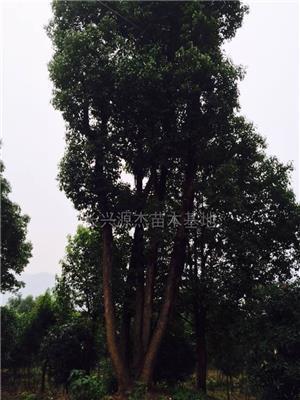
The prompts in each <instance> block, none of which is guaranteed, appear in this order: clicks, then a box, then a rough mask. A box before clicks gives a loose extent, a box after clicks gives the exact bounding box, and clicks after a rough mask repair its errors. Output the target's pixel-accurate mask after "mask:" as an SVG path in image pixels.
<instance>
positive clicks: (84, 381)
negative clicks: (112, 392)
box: [69, 370, 107, 400]
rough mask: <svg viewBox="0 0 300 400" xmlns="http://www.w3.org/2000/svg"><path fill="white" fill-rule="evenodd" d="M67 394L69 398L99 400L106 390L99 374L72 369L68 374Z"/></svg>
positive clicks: (105, 393) (73, 399) (74, 399)
mask: <svg viewBox="0 0 300 400" xmlns="http://www.w3.org/2000/svg"><path fill="white" fill-rule="evenodd" d="M69 395H70V399H71V400H101V399H102V398H103V397H104V396H105V395H107V392H106V387H105V383H104V382H103V381H102V380H101V379H100V378H99V376H97V375H95V374H92V375H86V374H85V372H84V371H78V370H74V371H72V373H71V376H70V386H69Z"/></svg>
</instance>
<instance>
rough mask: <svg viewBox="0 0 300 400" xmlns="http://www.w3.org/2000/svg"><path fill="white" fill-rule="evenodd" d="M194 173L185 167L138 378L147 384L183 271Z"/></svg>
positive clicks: (148, 383)
mask: <svg viewBox="0 0 300 400" xmlns="http://www.w3.org/2000/svg"><path fill="white" fill-rule="evenodd" d="M194 175H195V169H194V168H192V167H191V166H190V167H189V168H187V171H186V178H185V182H184V188H183V203H182V209H181V224H180V226H179V227H178V229H177V232H176V235H175V239H174V246H173V251H172V255H171V260H170V267H169V274H168V278H167V284H166V290H165V296H164V302H163V305H162V307H161V311H160V315H159V318H158V321H157V324H156V327H155V330H154V332H153V335H152V338H151V341H150V344H149V347H148V351H147V353H146V355H145V358H144V363H143V368H142V371H141V375H140V379H141V380H142V381H143V382H145V383H146V384H147V385H148V386H149V385H151V382H152V377H153V371H154V366H155V361H156V358H157V353H158V350H159V347H160V344H161V341H162V339H163V336H164V335H165V332H166V329H167V324H168V321H169V316H170V313H171V311H172V308H173V306H174V302H175V298H176V294H177V291H178V288H179V283H180V278H181V275H182V272H183V267H184V261H185V252H186V244H187V234H186V229H185V227H184V218H185V216H186V213H187V212H188V211H190V210H191V209H192V205H193V199H194Z"/></svg>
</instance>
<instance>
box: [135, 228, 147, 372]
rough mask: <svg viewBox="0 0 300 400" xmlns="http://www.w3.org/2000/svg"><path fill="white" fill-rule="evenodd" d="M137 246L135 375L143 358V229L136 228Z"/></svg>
mask: <svg viewBox="0 0 300 400" xmlns="http://www.w3.org/2000/svg"><path fill="white" fill-rule="evenodd" d="M135 239H136V246H135V249H134V250H135V251H134V266H135V272H136V274H135V275H136V282H135V288H136V292H135V315H134V330H133V343H134V352H133V370H134V372H135V375H137V374H138V372H139V369H140V364H141V360H142V356H143V345H142V324H143V306H144V260H143V250H144V235H143V227H142V226H137V227H136V228H135Z"/></svg>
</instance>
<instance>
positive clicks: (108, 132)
mask: <svg viewBox="0 0 300 400" xmlns="http://www.w3.org/2000/svg"><path fill="white" fill-rule="evenodd" d="M53 11H54V18H53V21H52V22H51V24H50V26H49V35H50V37H51V38H52V41H53V44H54V47H55V54H54V57H53V60H52V62H51V64H50V75H51V78H52V80H53V82H54V85H55V93H54V104H55V106H56V107H57V108H58V109H60V110H61V111H62V113H63V116H64V118H65V120H66V122H67V127H68V132H67V136H66V141H67V148H66V153H65V156H64V158H63V160H62V163H61V168H60V183H61V188H62V189H63V190H64V191H65V192H66V194H67V196H68V197H69V198H70V199H71V200H72V201H73V203H74V205H75V207H76V208H77V209H78V210H79V211H80V212H81V215H82V217H84V218H86V219H87V220H88V221H89V222H90V223H91V224H92V225H94V226H98V227H99V226H100V225H101V214H105V215H106V216H111V215H112V213H118V212H119V213H124V212H125V211H127V210H130V211H132V212H134V213H135V214H136V216H139V215H140V214H141V213H147V212H151V213H153V212H159V211H160V212H164V211H166V210H168V211H170V210H171V211H173V212H176V213H177V214H178V216H179V217H178V218H179V221H180V224H179V226H177V227H176V229H175V232H174V233H173V232H171V233H170V234H169V236H170V238H171V241H170V242H169V245H168V252H167V257H168V268H167V271H165V273H164V274H165V276H166V275H167V276H166V280H165V285H164V287H161V283H160V288H161V293H163V295H162V296H161V297H160V298H159V299H156V300H158V301H157V303H159V305H160V307H159V312H158V313H157V314H156V319H154V315H153V301H154V293H155V291H156V289H157V283H158V282H157V279H156V268H155V265H156V264H157V261H158V258H159V255H158V254H159V250H163V241H162V239H161V237H159V235H156V234H155V231H152V230H151V229H149V227H147V226H146V227H145V226H144V225H143V224H142V223H131V224H129V226H127V227H126V229H125V231H129V230H130V229H131V228H134V234H133V240H132V248H131V256H130V261H129V265H128V274H127V278H126V286H127V288H126V290H125V299H124V304H123V312H122V313H121V314H122V316H123V317H122V318H121V320H122V328H121V329H119V328H118V326H117V325H118V322H119V321H118V318H117V316H118V313H116V311H118V310H116V308H119V305H117V307H115V305H116V304H115V303H114V300H113V295H114V290H113V289H114V288H113V287H112V273H113V245H114V240H115V238H116V237H117V236H118V235H119V233H120V231H119V230H118V229H116V228H114V229H113V228H112V225H111V224H110V223H106V224H103V225H104V226H103V227H102V234H101V237H102V252H103V260H102V272H103V295H104V313H105V322H106V336H107V345H108V349H109V352H110V356H111V359H112V363H113V365H114V368H115V371H116V376H117V379H118V383H119V389H120V391H124V390H126V389H128V388H129V387H130V386H131V384H132V382H134V381H135V380H141V381H143V382H145V383H146V384H148V385H150V384H151V381H152V378H153V374H154V368H155V362H156V358H157V354H158V351H159V348H160V344H161V342H162V339H163V337H164V335H165V333H166V329H167V324H168V322H169V319H170V315H171V313H172V310H173V308H174V304H175V298H176V294H177V291H178V288H179V284H180V280H181V276H182V272H183V267H184V263H185V260H186V248H187V242H188V235H187V229H186V227H185V225H184V221H185V217H186V214H187V213H188V212H191V211H192V210H193V205H194V198H195V192H196V180H197V175H198V174H199V173H201V171H202V170H203V169H205V167H207V166H208V165H212V168H215V167H216V163H215V161H214V159H213V158H211V157H214V156H213V149H214V145H215V141H216V140H217V141H218V139H220V138H222V141H223V143H224V144H226V140H227V139H229V138H230V137H231V136H232V132H231V125H230V120H231V118H232V116H233V115H234V112H235V110H236V108H237V107H238V101H237V97H238V90H237V81H238V79H239V78H240V76H241V72H240V70H239V69H238V68H236V67H234V66H233V65H232V64H231V62H229V61H228V60H227V59H226V57H225V56H224V54H223V52H222V49H221V45H222V43H223V42H224V41H225V40H226V39H230V38H232V37H233V36H234V34H235V31H236V29H237V28H238V27H239V26H240V25H241V22H242V17H243V14H244V12H245V7H243V6H242V5H241V4H240V3H239V2H226V1H221V2H174V3H173V2H172V3H169V2H145V3H142V2H114V3H113V4H112V3H110V2H54V3H53ZM223 157H225V158H226V157H227V154H226V146H225V147H224V150H223ZM222 162H223V160H222V157H221V158H220V159H219V160H218V163H221V164H222ZM124 169H125V171H127V172H129V173H130V174H132V176H133V178H134V179H133V180H134V187H133V188H131V187H130V186H129V185H126V184H124V183H123V182H122V181H121V172H122V170H124ZM170 194H172V196H173V198H174V199H176V200H177V199H180V201H179V202H177V201H176V202H174V205H173V206H172V203H170V202H169V203H168V205H166V199H168V196H169V195H170ZM110 222H112V221H111V219H110ZM123 229H124V228H123ZM121 231H122V229H121ZM99 246H100V243H99ZM123 328H124V329H123ZM128 338H130V339H129V340H128ZM122 343H124V344H125V345H124V347H123V348H122V346H121V345H122ZM130 343H132V346H131V349H130V351H129V352H128V351H124V349H125V350H126V349H127V348H128V344H130Z"/></svg>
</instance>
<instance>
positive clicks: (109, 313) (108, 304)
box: [102, 224, 130, 393]
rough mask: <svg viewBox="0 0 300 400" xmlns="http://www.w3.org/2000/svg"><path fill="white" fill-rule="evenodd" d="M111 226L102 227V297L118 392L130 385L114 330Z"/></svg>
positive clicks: (108, 343) (108, 344)
mask: <svg viewBox="0 0 300 400" xmlns="http://www.w3.org/2000/svg"><path fill="white" fill-rule="evenodd" d="M112 244H113V236H112V227H111V226H110V225H108V224H106V225H105V226H104V227H103V263H102V267H103V297H104V316H105V328H106V338H107V346H108V351H109V354H110V357H111V360H112V364H113V367H114V369H115V372H116V377H117V381H118V386H119V392H120V393H121V392H124V391H126V390H127V389H128V387H129V385H130V378H129V374H128V370H127V369H126V366H125V363H124V360H123V358H122V356H121V351H120V348H119V345H118V338H117V332H116V320H115V310H114V305H113V298H112Z"/></svg>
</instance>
